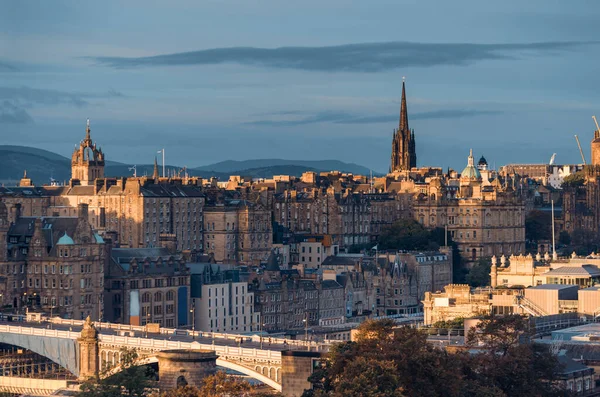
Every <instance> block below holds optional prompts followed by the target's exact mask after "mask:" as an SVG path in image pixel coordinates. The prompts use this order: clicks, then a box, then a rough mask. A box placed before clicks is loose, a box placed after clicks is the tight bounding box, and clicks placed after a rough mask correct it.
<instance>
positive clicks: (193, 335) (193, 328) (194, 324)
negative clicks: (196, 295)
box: [190, 306, 196, 340]
mask: <svg viewBox="0 0 600 397" xmlns="http://www.w3.org/2000/svg"><path fill="white" fill-rule="evenodd" d="M195 311H196V308H195V307H194V306H192V308H191V309H190V313H192V340H195V339H196V318H195V316H194V312H195Z"/></svg>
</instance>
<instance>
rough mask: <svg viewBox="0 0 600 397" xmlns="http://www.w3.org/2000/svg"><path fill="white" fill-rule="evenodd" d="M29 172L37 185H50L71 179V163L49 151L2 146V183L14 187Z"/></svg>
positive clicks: (0, 175) (0, 153) (29, 175)
mask: <svg viewBox="0 0 600 397" xmlns="http://www.w3.org/2000/svg"><path fill="white" fill-rule="evenodd" d="M25 170H27V176H28V177H29V178H31V179H33V180H34V182H35V183H37V184H47V183H50V178H51V177H52V178H54V179H56V180H58V181H63V180H68V179H69V178H70V177H71V162H70V161H69V160H68V159H67V158H66V157H63V156H61V155H58V154H56V153H52V152H49V151H47V150H42V149H36V148H31V147H24V146H10V145H0V181H1V182H2V183H5V184H7V185H14V184H15V182H18V181H19V179H21V177H22V176H23V172H24V171H25Z"/></svg>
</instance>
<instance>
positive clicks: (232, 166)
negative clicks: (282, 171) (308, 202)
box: [193, 159, 371, 175]
mask: <svg viewBox="0 0 600 397" xmlns="http://www.w3.org/2000/svg"><path fill="white" fill-rule="evenodd" d="M279 166H294V167H305V168H307V170H308V169H310V170H313V171H341V172H351V173H353V174H360V175H369V173H370V172H371V170H370V169H369V168H367V167H363V166H362V165H358V164H354V163H344V162H343V161H339V160H283V159H260V160H242V161H237V160H226V161H221V162H219V163H215V164H210V165H205V166H201V167H196V168H194V169H193V170H198V171H213V170H214V171H218V172H225V173H231V172H234V171H236V172H237V171H238V170H250V169H259V168H269V167H279Z"/></svg>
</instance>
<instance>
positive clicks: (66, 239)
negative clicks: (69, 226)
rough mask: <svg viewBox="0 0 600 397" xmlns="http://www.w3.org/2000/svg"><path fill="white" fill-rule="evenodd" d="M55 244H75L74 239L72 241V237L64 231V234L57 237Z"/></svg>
mask: <svg viewBox="0 0 600 397" xmlns="http://www.w3.org/2000/svg"><path fill="white" fill-rule="evenodd" d="M56 245H75V241H73V239H72V238H71V237H69V235H68V234H67V232H65V234H64V235H63V236H62V237H61V238H59V239H58V242H57V243H56Z"/></svg>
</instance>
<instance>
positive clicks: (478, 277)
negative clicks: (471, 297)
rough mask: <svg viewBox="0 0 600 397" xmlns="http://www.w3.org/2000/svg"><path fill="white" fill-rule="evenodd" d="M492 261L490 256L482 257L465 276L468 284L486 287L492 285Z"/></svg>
mask: <svg viewBox="0 0 600 397" xmlns="http://www.w3.org/2000/svg"><path fill="white" fill-rule="evenodd" d="M491 269H492V262H491V260H490V258H480V259H478V260H477V262H475V264H474V265H473V267H472V268H471V269H470V270H469V273H467V276H466V277H465V279H466V281H467V284H469V285H470V286H471V287H484V286H487V285H490V272H491Z"/></svg>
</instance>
